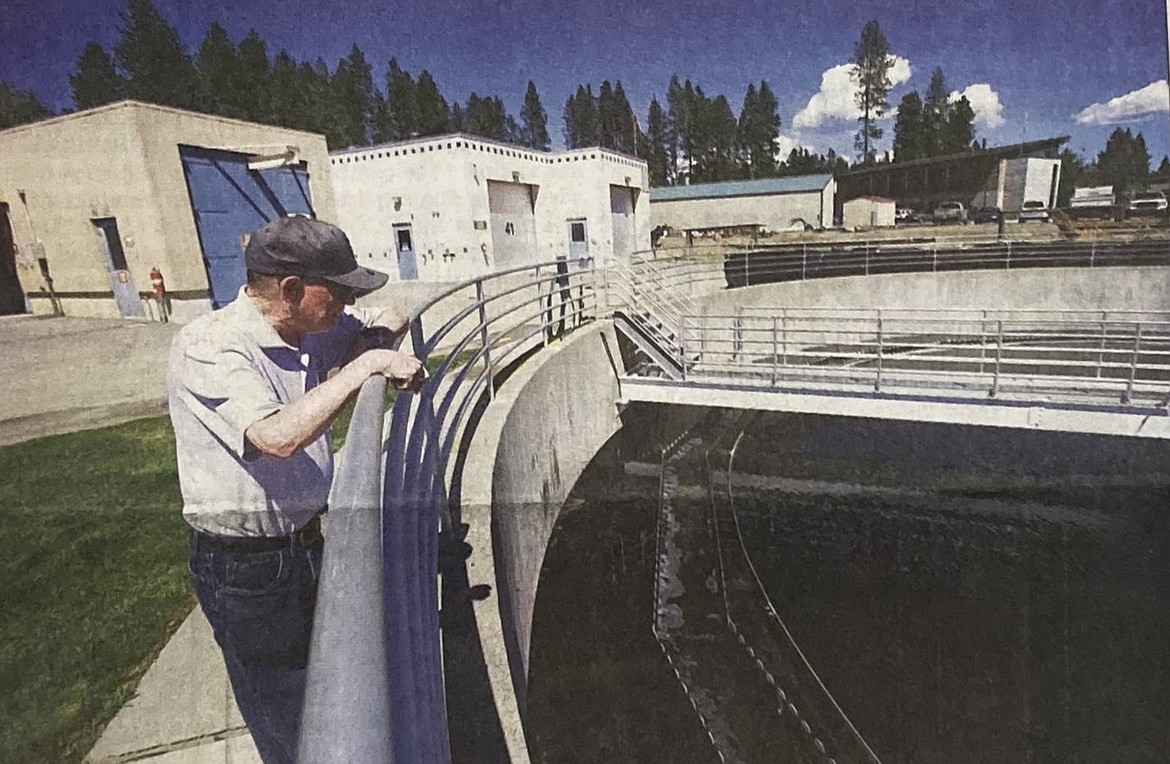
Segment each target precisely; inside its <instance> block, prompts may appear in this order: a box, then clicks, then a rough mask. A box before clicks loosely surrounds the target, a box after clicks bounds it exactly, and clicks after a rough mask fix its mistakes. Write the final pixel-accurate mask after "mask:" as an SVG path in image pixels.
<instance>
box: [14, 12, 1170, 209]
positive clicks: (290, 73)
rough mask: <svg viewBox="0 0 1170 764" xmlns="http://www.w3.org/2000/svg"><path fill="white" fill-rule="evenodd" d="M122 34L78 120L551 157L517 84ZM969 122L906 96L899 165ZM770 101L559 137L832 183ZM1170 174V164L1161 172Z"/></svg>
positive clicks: (654, 105)
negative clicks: (449, 82) (459, 95)
mask: <svg viewBox="0 0 1170 764" xmlns="http://www.w3.org/2000/svg"><path fill="white" fill-rule="evenodd" d="M120 21H121V25H120V38H119V39H118V41H117V42H116V43H115V45H114V46H113V48H112V50H110V51H107V50H105V49H104V48H103V47H102V46H101V45H99V44H98V43H96V42H90V43H87V44H86V46H85V47H84V49H83V50H82V52H81V55H80V57H79V58H78V60H77V64H76V67H75V69H74V71H73V73H72V74H71V75H70V78H69V79H70V84H71V86H72V90H73V98H74V103H75V106H76V107H77V108H78V109H85V108H90V107H94V106H99V105H102V104H105V103H109V102H112V101H117V100H120V99H123V98H134V99H137V100H142V101H147V102H150V103H157V104H162V105H169V106H175V107H178V108H184V109H192V110H196V111H202V112H206V113H211V114H218V115H222V116H226V117H234V118H238V119H245V120H250V121H255V122H261V123H266V124H273V125H280V126H284V127H289V128H295V129H300V130H306V131H310V132H315V133H320V134H323V135H325V136H326V140H327V142H328V144H329V146H330V148H343V147H347V146H364V145H369V144H370V143H372V142H384V141H393V140H401V139H405V138H411V137H416V136H417V137H425V136H430V135H439V134H443V133H448V132H454V131H461V132H467V133H471V134H475V135H481V136H485V137H488V138H494V139H497V140H502V141H507V142H510V143H516V144H519V145H524V146H529V147H531V148H534V149H537V150H548V148H549V146H550V139H549V132H548V117H547V115H546V113H545V110H544V107H543V106H542V104H541V101H540V96H539V94H538V92H537V89H536V85H535V84H534V83H533V82H532V81H529V82H528V86H527V90H526V92H525V97H524V102H523V106H522V108H521V111H520V115H519V120H517V119H515V118H513V117H512V116H511V115H510V114H508V112H507V109H506V108H505V106H504V103H503V100H502V99H501V98H500V97H499V96H492V95H485V96H480V95H479V94H477V93H472V94H471V95H470V96H469V97H468V98H467V100H466V101H465V102H463V103H459V102H452V101H448V99H447V98H445V97H444V96H443V95H442V93H441V91H440V89H439V86H438V84H437V83H436V82H435V79H434V77H433V76H432V75H431V74H430V73H429V72H427V71H425V70H424V71H422V72H420V73H419V74H418V75H417V77H416V76H414V75H412V74H411V73H410V72H408V71H406V70H404V69H403V68H402V67H401V66H400V65H399V64H398V62H397V60H396V59H393V58H392V59H390V61H389V62H387V65H386V69H385V73H384V75H383V76H382V78H381V80H380V81H378V82H376V81H375V77H374V73H373V67H372V65H371V64H370V62H369V61H368V60H367V59H366V56H365V54H364V53H363V51H362V50H361V48H359V47H358V46H357V45H356V44H355V45H354V46H353V47H352V49H351V50H350V53H349V55H348V56H346V57H344V58H342V59H341V60H340V61H338V63H337V65H336V66H335V67H334V68H333V69H332V70H331V69H330V67H329V66H328V65H327V64H326V62H325V61H324V60H323V59H321V58H318V59H317V60H316V61H313V62H308V61H297V60H295V59H294V58H293V57H292V56H290V55H289V54H288V52H287V51H284V50H281V51H280V52H279V53H277V54H276V56H275V57H273V56H270V55H269V51H268V46H267V44H266V43H265V41H264V40H263V39H262V38H261V37H260V36H259V35H258V34H257V33H256V32H255V31H251V32H249V33H248V34H247V35H245V36H244V38H243V39H241V40H240V41H239V42H238V43H237V42H233V41H232V39H231V38H230V37H229V35H228V34H227V32H226V30H224V29H223V27H221V26H220V25H219V24H212V25H211V26H210V27H209V28H208V30H207V34H206V36H205V37H204V39H203V41H202V43H201V44H200V45H199V47H198V48H197V50H196V51H195V52H194V54H191V53H190V52H188V50H187V49H186V48H185V46H184V45H183V43H182V41H181V40H180V39H179V36H178V33H177V32H176V31H175V29H174V28H173V27H171V26H170V25H169V24H168V23H167V21H166V20H165V19H164V18H163V17H162V15H161V14H160V13H159V12H158V10H157V9H156V8H155V6H154V4H153V2H152V0H129V1H128V6H127V8H126V10H125V11H124V12H123V13H121V14H120ZM850 61H851V64H852V67H853V76H854V79H855V81H856V82H857V87H858V90H857V93H856V102H857V104H858V107H859V111H860V112H861V114H862V116H861V117H859V119H858V122H859V130H858V133H857V149H858V159H859V160H860V161H862V162H863V163H864V162H873V161H877V160H876V152H875V150H874V143H875V141H877V140H879V139H880V138H881V137H882V130H881V129H880V128H879V127H878V126H877V120H878V119H879V118H880V117H881V116H882V115H883V114H884V113H885V110H886V109H887V108H888V102H887V101H888V94H889V90H890V79H889V71H890V69H891V68H892V66H893V59H892V57H891V56H890V55H889V44H888V42H887V41H886V39H885V36H884V34H883V33H882V31H881V27H880V25H879V24H878V22H877V21H871V22H869V23H867V24H866V25H865V28H864V29H863V31H862V35H861V38H860V40H859V41H858V43H857V45H856V46H855V48H854V51H853V55H852V56H851V58H850ZM49 116H52V112H51V111H50V110H49V109H48V108H46V107H45V106H44V105H43V104H42V103H41V102H40V101H39V100H38V99H37V98H36V96H35V95H34V94H33V93H31V92H29V91H21V90H16V89H14V88H11V87H9V86H8V85H7V84H5V83H3V82H0V129H2V128H5V127H10V126H13V125H18V124H23V123H26V122H32V121H35V120H38V119H43V118H45V117H49ZM973 123H974V112H973V110H972V109H971V105H970V103H968V102H967V99H966V98H960V99H958V100H957V101H954V102H951V101H950V98H949V93H948V91H947V87H946V81H945V78H944V76H943V73H942V70H941V69H938V68H936V69H935V70H934V73H933V75H932V77H931V81H930V85H929V87H928V88H927V91H926V94H925V97H923V96H921V95H919V94H918V93H917V92H911V93H907V94H906V95H905V96H903V98H902V100H901V102H900V103H899V106H898V114H897V118H896V120H895V123H894V141H893V160H894V161H896V162H897V161H908V160H913V159H920V158H925V157H933V156H939V155H943V154H949V153H956V152H959V151H963V150H967V149H969V148H975V147H976V146H975V144H974V143H973V142H974V138H975V133H974V127H973ZM780 126H781V122H780V117H779V115H778V113H777V101H776V97H775V95H774V94H773V92H772V90H771V88H770V87H769V85H768V83H767V82H766V81H761V82H760V83H759V84H758V85H757V84H756V83H751V84H749V85H748V87H747V90H746V92H745V93H744V97H743V101H742V104H741V107H740V110H739V115H738V117H737V116H736V115H735V114H734V113H733V111H732V107H731V104H730V102H729V101H728V99H727V98H726V97H725V96H724V95H722V94H719V95H715V96H714V97H712V96H709V95H708V94H706V93H705V92H704V91H703V88H702V87H701V86H700V85H698V84H697V83H693V82H691V81H690V80H689V79H688V80H685V81H682V82H680V80H679V78H678V76H677V75H675V76H672V77H671V80H670V83H669V84H668V86H667V88H666V94H665V97H664V99H663V100H661V101H660V100H659V98H658V96H657V95H656V96H654V97H653V99H652V100H651V102H650V107H649V111H648V114H647V119H646V128H645V131H643V129H642V124H641V122H640V121H639V120H638V118H637V116H636V115H635V112H634V110H633V108H632V107H631V105H630V102H629V99H628V97H627V96H626V92H625V89H624V87H623V85H622V83H621V81H620V80H619V81H616V82H613V83H611V82H610V81H608V80H607V81H605V82H602V83H601V85H600V86H599V87H598V88H597V89H596V91H595V90H594V88H593V86H592V85H591V84H582V85H579V86H578V88H577V90H576V92H575V93H574V94H573V95H572V96H571V97H570V98H569V99H568V100H567V101H566V103H565V107H564V111H563V136H564V139H565V143H566V145H567V146H568V147H570V148H580V147H588V146H601V147H604V148H610V149H614V150H616V151H620V152H624V153H627V154H632V155H636V156H638V157H641V158H643V159H645V160H646V161H647V164H648V166H649V171H650V179H651V183H652V184H653V185H655V186H663V185H677V184H682V183H699V182H709V181H722V180H734V179H747V178H767V177H774V176H781V175H798V174H809V173H820V172H828V173H839V172H842V171H844V170H845V169H847V167H848V162H847V161H846V160H845V158H844V157H840V156H837V155H836V154H835V153H834V152H833V151H832V150H830V151H828V152H827V153H826V154H824V155H819V154H813V153H811V152H809V151H808V150H807V149H802V148H796V149H793V150H792V151H791V152H790V153H789V155H788V156H787V157H785V158H783V161H780V159H779V158H778V157H777V155H776V142H777V139H778V137H779V133H780ZM1062 159H1063V160H1064V171H1063V178H1064V181H1065V182H1063V183H1062V184H1061V185H1062V190H1061V199H1062V201H1066V200H1067V197H1068V196H1070V195H1071V193H1072V187H1073V186H1085V185H1112V186H1115V187H1116V188H1117V189H1118V191H1119V192H1120V193H1132V192H1134V191H1137V190H1141V189H1143V188H1144V187H1145V184H1146V182H1147V179H1148V176H1149V174H1150V172H1149V162H1150V157H1149V152H1148V149H1147V147H1146V144H1145V139H1144V138H1143V136H1142V135H1141V133H1138V134H1136V135H1134V134H1133V133H1132V132H1131V131H1130V130H1129V129H1125V130H1122V129H1120V128H1119V129H1117V130H1115V131H1114V132H1113V134H1112V135H1110V137H1109V140H1108V142H1107V144H1106V146H1105V148H1104V149H1103V150H1102V151H1101V152H1100V153H1099V154H1098V156H1097V157H1096V159H1095V161H1092V162H1087V161H1085V160H1084V159H1082V158H1081V157H1080V156H1078V155H1077V154H1075V153H1073V152H1071V151H1067V150H1066V151H1065V152H1064V153H1063V154H1062ZM1158 174H1159V175H1160V176H1170V159H1166V158H1164V159H1163V160H1162V165H1161V166H1160V167H1159V168H1158Z"/></svg>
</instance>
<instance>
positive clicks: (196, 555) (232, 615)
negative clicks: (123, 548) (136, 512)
mask: <svg viewBox="0 0 1170 764" xmlns="http://www.w3.org/2000/svg"><path fill="white" fill-rule="evenodd" d="M322 547H323V542H322V541H321V540H320V538H318V539H317V541H316V543H314V544H311V545H310V546H308V547H302V546H293V545H292V544H291V543H290V544H289V545H288V547H286V548H282V549H279V550H275V551H262V552H255V551H240V550H237V549H233V548H231V547H230V546H225V545H223V544H221V543H219V542H217V541H216V540H215V539H214V538H209V537H208V536H204V535H201V534H199V533H193V534H192V535H191V555H190V560H189V566H190V572H191V582H192V584H193V585H194V588H195V595H196V597H198V599H199V605H200V607H202V608H203V613H204V614H205V615H206V616H207V620H208V622H210V624H211V629H212V631H213V632H214V634H215V641H216V642H217V643H219V646H220V649H221V650H222V651H223V658H224V662H225V663H226V664H227V672H228V678H229V679H230V680H231V683H232V691H233V692H234V693H235V696H236V704H237V705H238V706H239V709H240V714H241V715H242V716H243V717H244V722H245V723H246V724H247V725H248V729H249V730H250V731H251V733H252V739H253V740H254V741H255V743H256V748H257V749H258V750H259V752H260V758H261V759H262V760H263V761H264V763H265V764H286V763H287V764H293V763H294V762H295V761H296V750H297V740H298V737H299V735H300V726H301V707H302V705H303V703H304V696H305V670H306V667H307V665H308V660H309V639H310V636H311V635H312V631H313V609H314V607H315V606H316V603H317V577H318V575H319V573H320V571H321V550H322Z"/></svg>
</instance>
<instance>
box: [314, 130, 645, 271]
mask: <svg viewBox="0 0 1170 764" xmlns="http://www.w3.org/2000/svg"><path fill="white" fill-rule="evenodd" d="M330 163H331V170H332V177H333V183H334V190H335V198H336V203H337V210H338V224H339V225H340V226H341V227H342V228H343V229H344V230H345V231H346V233H348V234H349V237H350V240H351V241H352V242H353V245H354V250H355V252H356V253H357V255H358V261H359V262H360V263H361V264H363V265H366V266H368V267H371V268H376V269H378V270H381V271H384V272H386V273H388V274H390V276H391V278H392V279H397V278H398V260H397V253H396V249H395V244H394V240H393V236H392V231H393V226H394V225H396V224H410V226H411V232H412V237H413V239H414V246H415V251H416V257H417V265H418V276H419V280H421V281H431V282H452V281H460V280H463V279H468V278H474V277H476V276H479V275H481V274H483V273H486V272H489V271H492V270H495V269H496V268H497V267H498V264H497V257H496V255H497V253H496V251H495V250H496V244H495V242H494V241H493V237H492V230H491V228H492V226H491V214H490V208H489V200H488V183H489V182H496V183H506V184H525V185H529V186H532V187H534V192H535V194H534V195H535V204H534V205H533V220H534V225H535V244H534V246H533V247H532V252H531V253H530V254H529V256H528V257H527V262H532V263H536V262H544V261H549V260H554V259H556V258H557V257H561V256H566V255H567V254H568V251H569V231H568V221H569V220H572V219H582V218H583V219H585V220H586V224H587V228H588V236H589V253H590V254H591V255H593V256H597V257H601V258H605V257H609V256H612V254H613V238H614V237H613V224H612V216H611V212H610V186H611V185H618V186H623V187H627V188H631V189H634V191H635V193H636V194H637V195H638V197H639V199H640V201H639V202H638V203H637V204H636V206H635V211H634V212H635V228H636V230H637V231H638V233H637V235H636V238H637V240H639V241H644V242H646V247H648V246H649V238H650V224H649V219H648V218H649V216H648V215H647V214H646V212H645V199H646V198H647V196H648V194H647V191H648V189H649V178H648V173H647V171H646V165H645V163H644V162H641V161H639V160H634V159H630V158H628V157H624V156H622V155H620V154H615V153H613V152H609V151H602V150H599V149H578V150H573V151H565V152H556V153H548V152H539V151H532V150H530V149H526V148H522V147H518V146H508V145H505V144H500V143H495V142H493V141H486V140H481V139H476V138H471V137H468V136H463V135H447V136H439V137H436V138H429V139H421V140H417V141H409V142H403V143H398V144H389V145H385V146H377V147H373V148H370V149H363V150H360V151H346V152H337V153H335V154H334V155H333V156H332V157H330ZM506 259H507V260H508V262H515V259H514V258H512V257H508V258H506Z"/></svg>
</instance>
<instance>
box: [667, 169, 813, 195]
mask: <svg viewBox="0 0 1170 764" xmlns="http://www.w3.org/2000/svg"><path fill="white" fill-rule="evenodd" d="M832 182H833V176H832V175H829V174H827V173H826V174H821V175H789V176H787V177H783V178H760V179H758V180H729V181H725V182H723V183H696V184H694V185H691V186H661V187H659V188H652V189H650V201H651V202H674V201H680V200H683V199H726V198H728V197H734V196H775V195H777V194H805V193H812V192H815V193H818V194H819V193H820V192H821V191H824V190H825V186H827V185H829V184H830V183H832Z"/></svg>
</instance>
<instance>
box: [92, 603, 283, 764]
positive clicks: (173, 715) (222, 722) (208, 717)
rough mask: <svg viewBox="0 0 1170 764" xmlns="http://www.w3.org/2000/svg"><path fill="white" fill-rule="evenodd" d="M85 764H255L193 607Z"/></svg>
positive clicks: (219, 663) (218, 659) (215, 650)
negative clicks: (136, 763) (146, 763)
mask: <svg viewBox="0 0 1170 764" xmlns="http://www.w3.org/2000/svg"><path fill="white" fill-rule="evenodd" d="M84 761H85V762H86V764H123V763H124V762H138V761H141V762H149V764H260V755H259V754H258V753H257V752H256V747H255V746H254V745H253V744H252V737H251V736H250V735H249V734H248V730H247V728H246V727H245V726H244V721H243V719H241V718H240V712H239V710H238V709H237V708H236V702H235V700H234V698H233V697H232V690H231V685H230V684H229V683H228V678H227V670H226V669H225V668H224V665H223V658H222V656H221V655H220V652H219V646H218V645H216V644H215V639H214V637H212V635H211V627H210V626H209V625H208V623H207V620H206V619H205V618H204V617H203V612H202V611H201V610H199V608H196V609H195V610H194V612H192V613H191V615H190V616H188V617H187V620H186V621H184V622H183V625H182V626H180V627H179V630H178V631H177V632H175V635H174V636H173V637H172V638H171V641H170V642H168V643H167V646H166V647H164V648H163V651H162V652H161V653H160V654H159V656H158V659H157V660H156V661H155V662H154V665H152V666H151V667H150V669H149V670H148V671H147V672H146V675H145V676H143V677H142V681H141V682H140V683H139V685H138V692H137V694H135V696H134V698H132V699H131V700H130V701H129V702H128V703H127V704H126V705H125V706H123V707H122V710H121V711H119V712H118V715H117V716H115V717H114V719H113V721H111V722H110V724H109V725H108V726H107V727H106V729H105V732H103V733H102V736H101V738H99V739H98V742H97V744H96V745H95V746H94V747H93V750H91V751H90V752H89V755H87V756H86V757H85V759H84Z"/></svg>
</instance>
